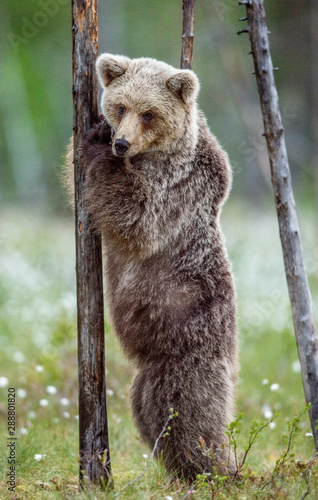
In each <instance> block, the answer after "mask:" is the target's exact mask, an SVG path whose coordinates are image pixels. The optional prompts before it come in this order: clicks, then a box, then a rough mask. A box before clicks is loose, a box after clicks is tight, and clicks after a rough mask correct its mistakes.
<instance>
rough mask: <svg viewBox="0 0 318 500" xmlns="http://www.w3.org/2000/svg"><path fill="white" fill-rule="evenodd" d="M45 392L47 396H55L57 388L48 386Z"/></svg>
mask: <svg viewBox="0 0 318 500" xmlns="http://www.w3.org/2000/svg"><path fill="white" fill-rule="evenodd" d="M46 392H48V393H49V394H56V393H57V388H56V387H54V385H48V386H47V388H46Z"/></svg>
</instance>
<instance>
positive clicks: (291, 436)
mask: <svg viewBox="0 0 318 500" xmlns="http://www.w3.org/2000/svg"><path fill="white" fill-rule="evenodd" d="M309 409H310V403H309V404H308V405H306V406H305V407H304V409H303V410H302V411H300V412H299V413H298V415H296V416H295V417H294V418H293V419H292V420H290V421H289V420H288V421H287V429H288V434H283V436H282V441H283V443H284V445H285V450H284V452H283V453H282V454H281V455H280V457H279V458H278V459H277V460H276V463H275V467H274V469H273V472H272V473H271V476H270V478H269V480H268V481H266V483H265V484H264V485H263V486H262V488H261V490H264V489H265V488H266V486H268V484H270V483H274V481H275V479H276V478H277V477H278V476H279V475H280V474H282V473H283V471H285V472H286V469H288V462H289V464H292V463H294V461H295V460H294V456H295V454H294V453H291V451H292V448H293V446H294V444H295V438H296V437H297V436H298V434H299V432H300V427H299V423H300V419H301V417H302V416H303V415H304V414H305V413H307V412H308V411H309Z"/></svg>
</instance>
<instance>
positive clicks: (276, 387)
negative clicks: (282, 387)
mask: <svg viewBox="0 0 318 500" xmlns="http://www.w3.org/2000/svg"><path fill="white" fill-rule="evenodd" d="M270 389H271V391H278V389H279V384H272V385H271V387H270Z"/></svg>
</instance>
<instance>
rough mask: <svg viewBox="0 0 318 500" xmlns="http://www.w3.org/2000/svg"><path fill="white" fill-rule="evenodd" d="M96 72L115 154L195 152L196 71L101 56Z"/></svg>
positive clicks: (197, 88) (197, 87) (156, 62)
mask: <svg viewBox="0 0 318 500" xmlns="http://www.w3.org/2000/svg"><path fill="white" fill-rule="evenodd" d="M96 69H97V74H98V77H99V80H100V83H101V85H102V87H103V89H104V92H103V96H102V102H101V107H102V112H103V114H104V115H105V117H106V120H107V121H108V123H109V124H110V126H111V127H112V129H113V131H114V136H113V146H112V148H113V153H114V154H115V155H119V156H128V157H131V156H134V155H136V154H139V153H145V152H148V151H160V152H164V153H171V152H172V151H178V149H181V148H183V150H184V149H194V147H195V145H196V142H197V105H196V98H197V94H198V91H199V81H198V78H197V77H196V75H195V74H194V73H193V72H192V71H190V70H180V69H179V70H178V69H175V68H173V67H172V66H170V65H168V64H166V63H163V62H160V61H157V60H156V59H150V58H140V59H129V58H128V57H124V56H114V55H111V54H102V55H100V56H99V58H98V59H97V62H96Z"/></svg>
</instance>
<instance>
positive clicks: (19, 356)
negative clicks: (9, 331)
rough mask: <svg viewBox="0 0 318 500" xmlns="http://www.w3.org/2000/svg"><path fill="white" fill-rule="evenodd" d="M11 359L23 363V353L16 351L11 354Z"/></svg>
mask: <svg viewBox="0 0 318 500" xmlns="http://www.w3.org/2000/svg"><path fill="white" fill-rule="evenodd" d="M13 359H14V361H16V362H17V363H23V361H24V360H25V356H24V354H23V352H20V351H16V352H14V353H13Z"/></svg>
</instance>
